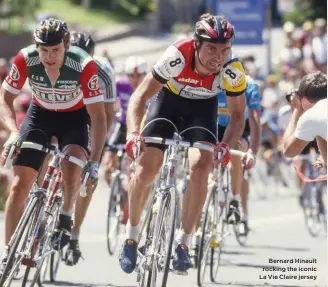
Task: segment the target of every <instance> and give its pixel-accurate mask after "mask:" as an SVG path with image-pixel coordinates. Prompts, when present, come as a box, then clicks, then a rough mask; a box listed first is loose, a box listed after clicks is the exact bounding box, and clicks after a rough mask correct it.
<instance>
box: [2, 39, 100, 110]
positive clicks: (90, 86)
mask: <svg viewBox="0 0 328 287" xmlns="http://www.w3.org/2000/svg"><path fill="white" fill-rule="evenodd" d="M59 73H60V74H59V76H58V78H57V80H56V82H55V85H54V86H52V84H51V82H50V79H49V77H48V75H47V72H46V70H45V68H44V66H43V65H42V63H41V61H40V57H39V53H38V51H37V49H36V45H31V46H28V47H26V48H24V49H22V50H21V51H20V52H19V53H18V54H17V56H16V57H15V60H14V63H13V65H12V68H11V72H10V74H9V75H8V76H7V77H6V80H5V81H4V82H3V84H2V85H3V87H4V88H5V89H6V90H8V91H9V92H11V93H13V94H18V93H19V92H20V90H21V89H22V87H23V85H24V83H25V81H26V79H27V78H28V79H29V85H30V87H31V89H32V93H33V96H32V101H33V102H34V103H35V104H36V105H38V106H39V107H42V108H44V109H47V110H52V111H57V112H70V111H75V110H78V109H81V108H82V107H84V105H87V104H92V103H96V102H101V101H103V100H104V97H103V95H102V93H101V91H100V89H99V87H98V73H97V66H96V64H95V62H94V61H93V59H92V58H91V57H90V56H89V55H88V54H87V53H86V52H85V51H83V50H82V49H80V48H79V47H76V46H71V47H70V49H69V50H68V51H67V52H66V55H65V58H64V64H63V65H62V67H61V68H60V69H59Z"/></svg>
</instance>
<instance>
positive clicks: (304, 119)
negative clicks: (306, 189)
mask: <svg viewBox="0 0 328 287" xmlns="http://www.w3.org/2000/svg"><path fill="white" fill-rule="evenodd" d="M291 104H292V107H293V108H294V111H293V115H292V118H291V120H290V122H289V125H288V127H287V130H286V132H285V134H284V137H283V152H284V155H285V156H287V157H294V156H296V155H298V154H300V153H301V151H302V150H303V149H304V148H305V146H306V145H307V144H308V143H309V142H310V141H313V140H314V139H316V140H317V144H318V146H319V149H320V153H321V155H322V157H323V159H324V161H325V165H326V166H327V114H328V112H327V110H328V107H327V75H326V74H324V73H322V72H314V73H311V74H308V75H306V76H304V77H303V79H302V81H301V83H300V86H299V88H298V90H297V91H296V92H295V96H294V97H293V98H292V99H291Z"/></svg>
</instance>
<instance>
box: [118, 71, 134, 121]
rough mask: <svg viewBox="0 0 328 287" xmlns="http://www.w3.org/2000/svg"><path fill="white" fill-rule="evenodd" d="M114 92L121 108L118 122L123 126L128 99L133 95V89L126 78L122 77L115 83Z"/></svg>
mask: <svg viewBox="0 0 328 287" xmlns="http://www.w3.org/2000/svg"><path fill="white" fill-rule="evenodd" d="M116 90H117V98H118V99H119V101H120V106H121V118H120V122H121V123H122V124H123V125H125V124H126V111H127V109H128V103H129V100H130V97H131V95H132V93H133V89H132V87H131V85H130V83H129V80H128V78H126V77H122V78H120V79H118V80H117V82H116Z"/></svg>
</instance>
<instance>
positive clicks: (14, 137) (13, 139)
mask: <svg viewBox="0 0 328 287" xmlns="http://www.w3.org/2000/svg"><path fill="white" fill-rule="evenodd" d="M19 139H20V136H19V133H18V132H12V133H11V134H10V136H9V138H8V139H7V141H6V142H5V144H4V145H3V151H2V157H3V158H4V159H7V157H8V155H9V152H10V150H11V147H12V146H13V145H18V142H19ZM17 153H19V149H18V148H17V149H16V151H15V153H14V155H13V157H15V155H16V154H17Z"/></svg>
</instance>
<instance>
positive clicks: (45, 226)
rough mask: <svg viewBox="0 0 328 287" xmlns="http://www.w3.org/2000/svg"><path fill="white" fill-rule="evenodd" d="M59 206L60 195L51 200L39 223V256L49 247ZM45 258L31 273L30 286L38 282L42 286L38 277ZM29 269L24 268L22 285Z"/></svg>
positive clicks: (23, 286)
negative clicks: (44, 215) (33, 272)
mask: <svg viewBox="0 0 328 287" xmlns="http://www.w3.org/2000/svg"><path fill="white" fill-rule="evenodd" d="M60 206H61V197H56V198H55V199H54V200H53V203H52V205H51V207H50V208H49V211H48V212H47V213H46V217H45V218H44V219H43V221H42V223H41V224H40V227H39V235H38V237H39V238H40V243H39V246H38V251H41V254H39V256H40V255H41V256H42V255H44V253H46V252H47V248H48V247H49V246H50V247H51V239H52V234H53V231H54V229H55V228H56V225H57V221H58V215H59V209H60ZM51 249H52V247H51ZM39 253H40V252H39ZM45 260H47V258H43V259H42V262H41V263H40V265H39V266H37V268H36V271H35V274H34V275H33V279H32V282H31V283H30V285H29V286H30V287H34V285H35V284H38V286H39V287H42V281H41V278H40V277H41V271H42V266H43V264H44V262H45ZM30 270H31V268H30V267H28V268H27V269H26V272H25V276H24V279H23V284H22V287H25V284H26V283H27V280H28V276H29V273H30Z"/></svg>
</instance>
